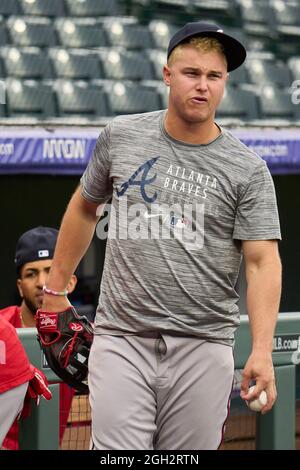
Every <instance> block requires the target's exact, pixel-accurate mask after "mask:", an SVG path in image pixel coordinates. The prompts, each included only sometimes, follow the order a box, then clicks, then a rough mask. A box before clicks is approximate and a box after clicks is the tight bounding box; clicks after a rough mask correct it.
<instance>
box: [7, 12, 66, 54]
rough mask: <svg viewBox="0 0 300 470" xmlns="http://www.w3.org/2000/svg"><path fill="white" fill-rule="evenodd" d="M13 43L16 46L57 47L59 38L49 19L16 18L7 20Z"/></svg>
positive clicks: (12, 17)
mask: <svg viewBox="0 0 300 470" xmlns="http://www.w3.org/2000/svg"><path fill="white" fill-rule="evenodd" d="M7 25H8V28H9V31H10V38H11V42H12V43H13V44H15V45H16V46H37V47H46V46H55V45H56V44H57V38H56V33H55V30H54V28H53V26H52V22H51V21H50V20H49V18H35V17H16V16H11V17H10V18H9V19H8V20H7Z"/></svg>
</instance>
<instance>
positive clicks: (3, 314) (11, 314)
mask: <svg viewBox="0 0 300 470" xmlns="http://www.w3.org/2000/svg"><path fill="white" fill-rule="evenodd" d="M0 318H2V319H4V320H6V322H5V323H6V324H7V322H9V323H10V324H11V325H13V326H14V328H13V327H12V326H11V325H10V327H11V328H12V329H13V330H14V334H15V335H17V333H16V331H15V328H22V321H21V307H18V306H17V305H13V306H11V307H7V308H4V309H2V310H0ZM19 342H20V341H19ZM20 344H21V346H22V343H20ZM22 348H23V346H22ZM23 351H24V349H23ZM24 354H25V356H26V353H25V351H24ZM0 359H1V358H0ZM25 360H26V361H27V363H28V366H29V362H28V359H27V356H26V359H25ZM0 367H1V366H0ZM0 377H1V376H0ZM32 377H33V374H31V377H30V379H31V378H32ZM30 379H29V380H30ZM24 382H26V380H24ZM24 382H20V383H19V385H21V383H24ZM1 383H2V381H1ZM15 386H16V385H15ZM9 388H13V386H12V387H8V389H9ZM59 388H60V390H59V391H60V393H59V442H60V443H61V440H62V438H63V434H64V431H65V428H66V426H67V421H68V417H69V412H70V408H71V405H72V399H73V396H74V389H73V388H71V387H69V386H68V385H67V384H64V383H61V384H60V387H59ZM0 392H1V389H0ZM18 434H19V427H18V422H17V420H16V421H15V422H14V424H13V425H12V427H11V428H10V430H9V431H8V433H7V435H6V438H5V439H4V441H3V444H2V446H3V447H4V448H5V449H10V450H17V449H18V448H19V441H18Z"/></svg>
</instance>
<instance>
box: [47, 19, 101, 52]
mask: <svg viewBox="0 0 300 470" xmlns="http://www.w3.org/2000/svg"><path fill="white" fill-rule="evenodd" d="M54 24H55V27H56V31H57V34H58V37H59V41H60V44H61V45H62V46H64V47H105V46H107V45H108V44H107V39H106V34H105V31H104V29H103V25H102V23H100V21H99V20H96V19H94V18H70V19H69V18H57V19H56V20H55V23H54Z"/></svg>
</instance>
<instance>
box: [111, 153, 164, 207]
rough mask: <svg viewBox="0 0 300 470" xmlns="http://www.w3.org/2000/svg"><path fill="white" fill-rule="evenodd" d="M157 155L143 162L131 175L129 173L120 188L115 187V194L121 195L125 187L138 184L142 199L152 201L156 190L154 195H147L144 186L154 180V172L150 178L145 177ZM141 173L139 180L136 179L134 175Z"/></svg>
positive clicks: (155, 194) (155, 196)
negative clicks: (128, 176) (127, 178)
mask: <svg viewBox="0 0 300 470" xmlns="http://www.w3.org/2000/svg"><path fill="white" fill-rule="evenodd" d="M158 158H159V157H154V158H152V159H151V160H148V161H147V162H146V163H144V164H143V165H141V166H140V167H139V168H138V169H137V170H136V171H135V172H134V173H133V175H131V177H130V178H129V180H128V181H126V182H125V183H122V184H121V189H120V190H119V189H117V195H118V196H123V194H124V193H126V191H127V189H128V188H129V186H140V188H141V195H142V197H143V199H144V201H146V202H151V203H152V202H154V201H155V200H156V198H157V192H156V191H155V193H154V195H153V196H152V197H149V196H148V195H147V194H146V191H145V186H146V185H147V184H152V183H153V181H155V180H156V176H157V174H156V173H155V175H154V176H152V178H149V179H147V176H148V173H149V171H150V170H151V168H152V166H153V165H154V163H155V162H156V160H158ZM141 172H143V173H142V176H141V179H140V180H136V177H137V176H138V175H139V174H140V173H141Z"/></svg>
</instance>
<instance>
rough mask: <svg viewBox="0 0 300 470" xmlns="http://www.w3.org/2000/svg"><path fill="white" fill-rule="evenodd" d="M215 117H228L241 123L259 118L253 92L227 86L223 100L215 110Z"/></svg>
mask: <svg viewBox="0 0 300 470" xmlns="http://www.w3.org/2000/svg"><path fill="white" fill-rule="evenodd" d="M217 117H221V118H224V117H225V118H228V117H230V118H235V119H240V120H242V121H251V120H253V119H257V118H258V117H259V116H258V109H257V100H256V97H255V94H254V92H250V91H248V90H243V89H238V88H234V87H231V86H230V85H227V87H226V90H225V93H224V97H223V100H222V101H221V104H220V105H219V108H218V110H217Z"/></svg>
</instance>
